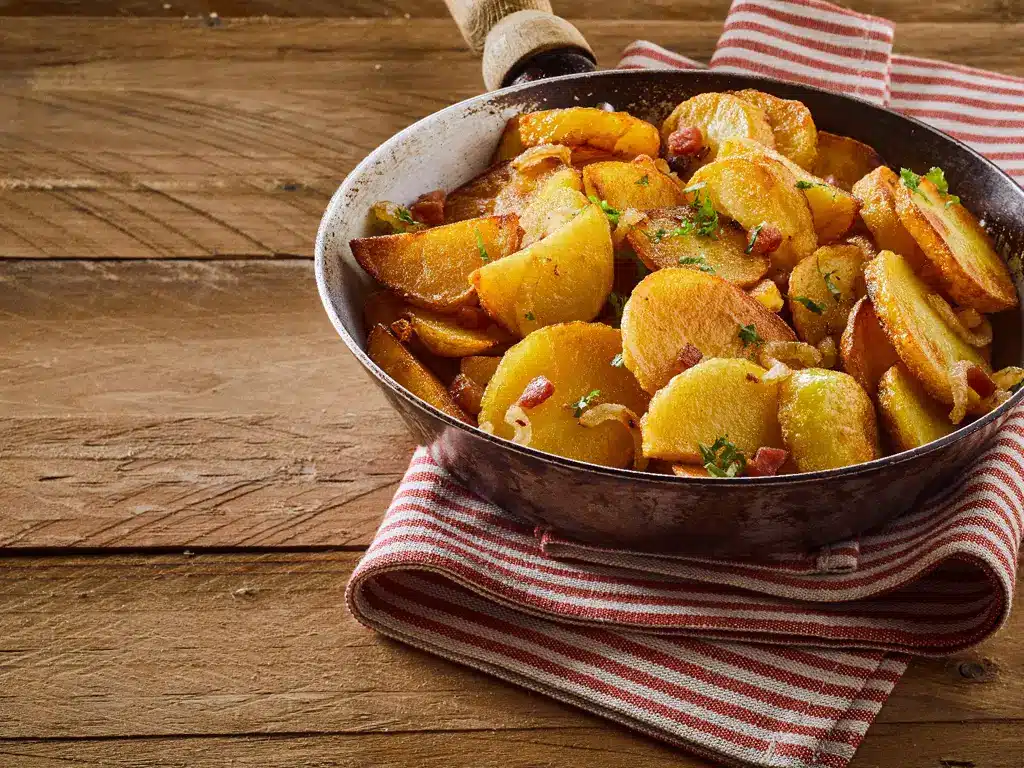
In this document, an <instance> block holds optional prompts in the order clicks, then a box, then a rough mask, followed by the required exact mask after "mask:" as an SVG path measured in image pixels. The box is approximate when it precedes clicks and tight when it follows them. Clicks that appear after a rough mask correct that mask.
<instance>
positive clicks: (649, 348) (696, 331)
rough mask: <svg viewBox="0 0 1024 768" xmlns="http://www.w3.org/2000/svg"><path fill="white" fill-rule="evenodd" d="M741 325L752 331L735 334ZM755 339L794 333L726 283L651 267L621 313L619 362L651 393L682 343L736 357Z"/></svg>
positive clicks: (673, 370)
mask: <svg viewBox="0 0 1024 768" xmlns="http://www.w3.org/2000/svg"><path fill="white" fill-rule="evenodd" d="M744 326H746V327H747V329H748V331H749V329H751V327H752V329H753V331H754V334H756V336H755V335H754V334H751V333H749V332H747V333H744V334H743V336H741V332H742V331H743V327H744ZM744 337H745V338H744ZM745 339H746V340H745ZM758 340H760V341H796V336H794V335H793V331H791V330H790V328H789V326H788V325H786V324H785V323H784V322H783V321H782V320H780V319H779V318H778V317H777V316H775V315H774V314H772V313H771V312H769V311H768V310H767V309H765V308H764V307H763V306H761V304H759V303H758V302H757V300H756V299H752V298H751V297H750V296H748V295H747V294H746V293H744V292H743V291H742V290H741V289H739V288H737V287H736V286H735V285H733V284H732V283H729V282H727V281H725V280H723V279H721V278H719V277H714V276H713V275H709V274H706V273H704V272H698V271H696V270H692V269H678V268H674V269H661V270H658V271H657V272H652V273H651V274H650V275H648V276H647V277H645V278H644V279H643V280H642V281H641V282H640V284H639V285H638V286H637V287H636V288H635V289H634V291H633V293H632V295H631V296H630V297H629V301H627V302H626V307H625V309H624V310H623V313H622V341H623V345H622V359H623V362H624V363H625V365H626V367H627V368H629V370H631V371H632V372H633V373H634V375H635V376H636V377H637V380H638V381H639V382H640V385H641V386H642V387H643V388H644V389H646V390H647V391H648V392H652V393H653V392H656V391H658V390H659V389H661V388H662V387H663V386H665V384H667V383H668V381H669V380H670V379H671V378H672V377H673V376H674V375H676V374H677V373H679V371H680V353H681V352H682V351H683V349H684V348H686V347H687V345H692V346H694V347H696V348H697V350H699V352H700V354H701V355H702V356H703V357H705V358H711V357H721V358H731V357H738V358H742V357H748V356H751V355H753V354H754V353H755V351H756V346H757V344H758V343H759V341H758ZM730 436H731V435H730ZM713 439H714V438H712V440H713ZM755 447H756V446H755Z"/></svg>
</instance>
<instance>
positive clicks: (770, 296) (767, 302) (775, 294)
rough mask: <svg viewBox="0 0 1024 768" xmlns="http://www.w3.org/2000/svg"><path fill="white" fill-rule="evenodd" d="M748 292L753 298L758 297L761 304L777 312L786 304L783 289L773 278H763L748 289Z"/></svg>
mask: <svg viewBox="0 0 1024 768" xmlns="http://www.w3.org/2000/svg"><path fill="white" fill-rule="evenodd" d="M747 293H749V294H750V295H751V297H752V298H754V299H757V301H758V302H760V304H761V306H763V307H764V308H765V309H767V310H768V311H769V312H774V313H775V314H778V313H779V312H781V311H782V308H783V307H784V306H785V305H786V302H785V299H783V298H782V291H780V290H779V286H777V285H776V284H775V283H774V282H772V281H771V280H762V281H761V282H759V283H758V284H757V285H755V286H754V287H753V288H751V289H750V290H749V291H747Z"/></svg>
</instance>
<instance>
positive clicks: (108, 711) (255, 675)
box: [0, 0, 1024, 768]
mask: <svg viewBox="0 0 1024 768" xmlns="http://www.w3.org/2000/svg"><path fill="white" fill-rule="evenodd" d="M556 4H557V5H558V6H559V10H561V11H562V12H563V13H564V14H565V15H566V16H568V17H569V18H572V19H578V20H579V26H580V28H581V29H582V30H583V32H584V33H585V34H586V36H587V37H588V38H589V40H590V41H591V43H592V44H593V46H594V48H595V49H596V51H597V53H598V56H599V59H600V60H601V61H602V62H604V63H606V64H608V63H612V62H614V61H615V60H616V57H617V53H618V51H619V50H620V49H621V48H622V47H623V46H624V45H625V44H626V43H628V42H629V41H631V40H633V39H635V38H639V37H643V38H649V39H653V40H658V41H660V42H662V43H665V44H667V45H669V46H672V47H673V48H675V49H677V50H680V51H683V52H685V53H688V54H690V55H693V56H696V57H704V58H706V57H707V56H708V55H709V54H710V52H711V50H712V46H713V44H714V41H715V39H716V37H717V35H718V32H719V29H720V24H721V19H722V17H723V16H724V14H725V10H726V3H724V2H721V1H720V0H714V1H712V0H690V1H689V2H682V1H677V2H669V1H668V0H634V1H633V2H630V3H623V4H618V5H617V6H615V7H614V8H608V9H605V8H604V6H602V5H601V4H598V3H592V2H587V0H562V1H561V2H559V3H556ZM856 4H857V6H858V7H859V8H860V9H861V10H867V11H872V12H877V13H883V14H886V15H888V16H889V17H890V18H892V19H894V20H896V21H897V22H898V23H899V32H898V47H899V49H900V50H902V51H904V52H907V53H913V54H918V55H925V56H934V57H940V58H945V59H951V60H954V61H958V62H961V63H965V64H973V65H978V66H982V67H989V68H994V69H999V70H1002V71H1004V72H1009V73H1014V74H1024V61H1022V60H1021V59H1020V56H1019V54H1020V48H1021V42H1022V40H1024V23H1022V21H1024V5H1022V4H1021V2H1020V0H979V1H978V2H974V3H970V4H966V3H963V2H960V0H933V1H932V2H928V3H923V4H920V3H909V2H905V0H857V3H856ZM69 11H73V12H74V13H75V14H76V16H74V17H60V16H53V15H51V14H54V13H67V12H69ZM211 11H217V12H218V15H215V14H214V13H211ZM608 12H613V13H615V14H616V15H621V16H622V17H623V18H624V19H625V20H621V21H611V20H608V19H607V18H600V16H601V14H602V13H608ZM0 14H5V17H4V18H2V19H0V259H2V260H3V261H0V546H2V547H4V550H3V555H4V556H3V558H2V559H0V765H3V766H18V767H19V768H20V767H21V766H29V767H31V768H36V767H37V766H58V765H60V766H68V765H74V766H77V765H86V764H87V765H146V766H155V765H160V766H171V765H173V766H188V767H189V768H203V767H206V766H210V767H211V768H212V767H213V766H218V767H219V766H224V765H229V764H230V765H237V766H259V767H260V768H268V767H276V766H281V767H282V768H284V767H285V766H288V767H291V766H308V765H317V766H321V765H323V766H327V765H332V766H333V765H339V766H340V765H344V766H350V765H368V766H369V765H372V766H445V767H446V768H447V767H449V766H463V765H465V766H482V765H500V766H503V768H504V767H509V768H511V767H513V766H540V765H545V766H546V765H559V766H563V765H578V764H582V763H586V764H588V765H590V766H595V767H596V766H619V765H628V766H633V765H644V766H661V765H665V766H668V765H673V766H696V765H703V763H701V762H700V761H698V760H696V759H693V758H689V757H685V756H681V755H680V754H678V753H677V752H675V751H673V750H670V749H667V748H664V747H661V746H660V745H658V744H656V743H654V742H652V741H650V740H648V739H646V738H642V737H639V736H634V735H632V734H630V733H628V732H626V731H624V730H622V729H621V728H619V727H616V726H614V725H610V724H607V723H605V722H602V721H600V720H598V719H597V718H594V717H591V716H588V715H584V714H580V713H579V712H577V711H575V710H573V709H570V708H569V707H566V706H562V705H559V704H556V703H554V702H552V701H548V700H546V699H544V698H541V697H539V696H535V695H532V694H530V693H526V692H524V691H521V690H519V689H516V688H513V687H511V686H508V685H505V684H503V683H500V682H497V681H495V680H492V679H490V678H487V677H485V676H483V675H480V674H475V673H473V672H468V671H466V670H464V669H461V668H459V667H456V666H454V665H452V664H448V663H445V662H442V661H439V660H437V659H435V658H432V657H430V656H427V655H425V654H422V653H418V652H415V651H412V650H409V649H407V648H404V647H401V646H399V645H397V644H395V643H392V642H388V641H384V640H381V639H380V638H378V637H376V636H374V635H373V634H371V633H370V632H368V631H365V630H364V629H362V628H361V627H360V626H358V625H357V624H356V623H355V621H354V620H353V619H352V618H351V617H349V616H348V615H347V614H346V612H345V610H344V608H343V605H342V592H343V589H344V586H345V582H346V579H347V577H348V575H349V572H350V571H351V569H352V567H353V565H354V564H355V562H356V561H357V560H358V558H359V556H360V552H361V551H362V550H363V548H364V547H365V546H366V544H367V542H368V541H369V540H370V537H371V536H372V534H373V531H374V529H375V527H376V525H377V520H378V518H379V516H380V514H381V512H382V510H383V509H384V507H385V505H386V503H387V501H388V499H389V497H390V495H391V493H392V491H393V489H394V487H395V483H396V481H397V479H398V478H399V477H400V475H401V473H402V471H403V469H404V466H405V464H406V462H407V460H408V457H409V452H410V451H411V449H412V447H413V445H412V442H411V441H410V439H409V437H408V436H407V435H406V434H405V432H404V430H403V428H402V425H401V424H400V423H399V420H398V419H397V418H396V417H395V416H394V415H393V414H392V413H391V411H390V410H389V409H388V407H387V406H386V405H385V403H384V400H383V399H382V398H381V397H380V396H379V395H378V394H377V393H376V392H375V391H374V389H373V388H372V387H371V386H369V383H368V380H367V379H366V377H365V376H364V374H363V373H362V372H361V370H360V369H359V366H358V365H357V364H356V363H355V361H354V360H352V359H351V358H350V357H349V355H348V353H347V352H346V351H345V349H344V347H343V345H342V344H341V343H340V341H339V340H338V339H337V338H336V337H335V334H334V332H333V330H332V329H331V327H330V325H329V323H328V322H327V318H326V317H325V315H324V312H323V310H322V309H321V308H320V303H319V301H318V299H317V297H316V292H315V290H314V286H313V276H312V264H311V261H310V257H311V252H312V242H313V237H314V233H315V231H316V227H317V223H318V221H319V218H320V214H321V212H322V210H323V208H324V205H325V203H326V202H327V200H328V197H329V196H330V194H331V193H332V192H333V190H334V189H335V187H336V186H337V184H338V183H339V181H340V180H341V179H342V178H343V177H344V175H345V174H346V173H347V172H348V171H349V170H350V169H351V168H352V166H353V165H354V164H355V163H356V162H357V161H358V160H359V159H360V158H361V157H362V156H363V155H364V154H365V153H367V152H368V151H369V150H370V149H371V148H373V147H374V146H375V145H377V144H378V143H379V142H381V141H382V140H383V139H385V138H386V137H387V136H389V135H390V134H392V133H394V132H395V131H397V130H399V129H400V128H403V127H404V126H406V125H408V124H409V123H411V122H412V121H413V120H415V119H417V118H419V117H422V116H423V115H426V114H428V113H430V112H433V111H435V110H436V109H438V108H440V107H442V106H444V105H446V104H449V103H451V102H453V101H456V100H458V99H461V98H464V97H467V96H470V95H472V94H474V93H476V92H478V90H479V89H480V87H481V85H480V79H479V78H480V75H479V69H478V65H477V63H476V62H475V61H474V60H473V59H472V58H471V57H470V56H469V55H468V54H467V53H466V52H465V51H464V50H463V47H462V43H461V40H460V39H459V37H458V35H457V32H456V30H455V28H454V25H453V24H452V23H451V22H450V21H449V20H448V19H446V18H445V17H444V9H443V6H442V4H441V3H440V1H439V0H347V1H343V0H340V1H339V2H335V3H330V2H326V1H325V0H254V2H249V3H243V2H240V1H239V0H224V2H218V3H216V4H207V3H205V2H202V0H168V2H167V3H162V2H160V0H78V2H74V3H71V2H57V1H56V0H0ZM264 14H265V15H264ZM242 15H248V16H249V18H230V17H233V16H242ZM595 16H597V17H596V18H595ZM286 17H287V18H286ZM1022 705H1024V612H1019V613H1017V614H1016V615H1015V617H1014V619H1012V620H1011V625H1010V626H1009V627H1008V628H1007V629H1005V630H1004V631H1003V632H1002V633H1001V634H1000V635H999V636H998V637H997V638H995V639H994V640H992V641H990V642H988V643H986V644H985V645H984V646H983V647H982V648H980V649H978V650H977V651H974V652H970V653H965V654H961V655H960V656H957V657H955V658H952V659H948V660H940V661H921V662H915V663H914V664H913V666H912V667H911V670H910V672H909V673H908V674H907V676H906V678H905V679H904V681H903V682H901V683H900V685H899V687H898V688H897V690H896V693H895V694H894V695H893V697H892V699H891V700H890V702H889V703H888V704H887V705H886V706H885V708H884V709H883V710H882V713H881V715H880V717H879V719H878V722H877V724H876V725H875V726H874V727H873V728H872V729H871V732H870V734H869V736H868V738H867V740H866V742H865V744H864V745H863V747H862V748H861V750H860V753H859V755H858V757H857V759H856V760H855V765H857V766H861V767H862V768H863V767H866V766H888V767H891V768H897V767H898V768H905V767H909V766H929V767H931V766H946V767H947V768H950V767H953V766H960V767H961V768H966V767H969V766H974V767H975V768H982V767H985V768H989V767H991V766H999V767H1000V768H1003V767H1005V768H1011V767H1012V768H1021V766H1024V712H1022Z"/></svg>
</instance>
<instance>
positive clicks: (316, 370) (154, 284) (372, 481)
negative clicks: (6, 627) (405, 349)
mask: <svg viewBox="0 0 1024 768" xmlns="http://www.w3.org/2000/svg"><path fill="white" fill-rule="evenodd" d="M0 340H2V341H0V546H8V547H57V546H79V547H100V546H116V547H128V546H159V547H190V546H191V547H197V546H210V547H223V546H236V545H247V546H257V545H258V546H278V545H288V546H341V545H348V544H365V543H366V542H367V541H368V540H369V537H370V536H371V535H372V533H373V531H374V530H375V529H376V526H377V521H378V520H379V517H380V514H381V512H382V511H383V509H384V508H385V507H386V506H387V503H388V501H389V500H390V498H391V495H392V493H393V492H394V487H395V485H396V482H397V480H398V479H399V478H400V477H401V474H402V473H403V472H404V470H405V467H406V465H407V463H408V459H409V455H410V454H411V451H412V448H413V443H412V440H411V439H410V438H409V437H408V435H407V434H406V431H405V428H404V427H403V425H402V423H401V421H400V420H399V419H398V417H397V416H396V415H395V414H394V413H393V412H392V411H391V409H390V407H389V406H388V405H387V404H386V402H385V400H384V398H383V397H382V396H381V395H379V394H378V392H377V390H376V388H375V387H374V386H372V385H371V383H370V380H369V377H368V376H367V374H366V373H365V372H364V371H363V370H362V368H361V366H360V365H359V364H358V363H357V362H356V360H355V359H354V358H353V357H352V356H351V355H349V353H348V351H347V350H346V349H345V347H344V345H343V344H342V342H341V340H340V339H338V337H337V334H336V333H335V332H334V329H333V328H332V327H331V326H330V324H329V322H328V321H327V318H326V315H325V314H324V312H323V309H322V308H321V306H320V300H319V297H318V296H317V294H316V289H315V286H314V283H313V274H312V265H311V264H310V263H309V262H296V261H285V262H249V263H240V262H230V261H225V262H207V263H202V262H177V261H174V262H153V261H150V262H124V263H111V262H105V263H83V262H8V263H7V264H5V265H4V267H3V270H2V272H0Z"/></svg>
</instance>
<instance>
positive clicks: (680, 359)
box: [675, 342, 704, 373]
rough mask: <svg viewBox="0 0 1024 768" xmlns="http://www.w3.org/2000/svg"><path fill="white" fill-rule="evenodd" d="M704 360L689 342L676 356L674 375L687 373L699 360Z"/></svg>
mask: <svg viewBox="0 0 1024 768" xmlns="http://www.w3.org/2000/svg"><path fill="white" fill-rule="evenodd" d="M703 359H704V355H703V354H701V351H700V350H699V349H697V347H695V346H694V345H693V344H691V343H690V342H687V343H686V346H685V347H683V348H682V349H681V350H679V354H678V355H677V356H676V367H675V372H676V373H682V372H683V371H688V370H690V369H691V368H693V366H695V365H696V364H697V363H699V362H700V361H701V360H703Z"/></svg>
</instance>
